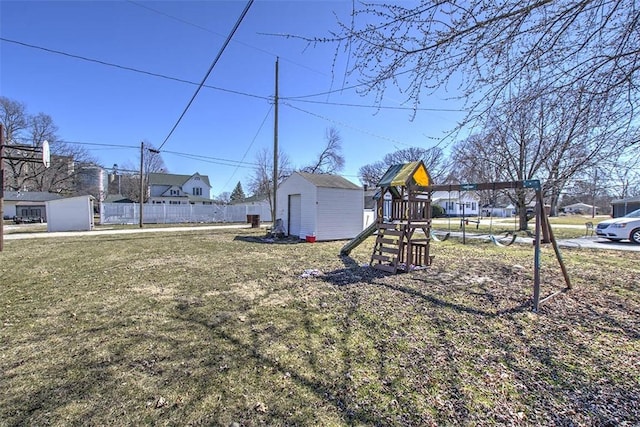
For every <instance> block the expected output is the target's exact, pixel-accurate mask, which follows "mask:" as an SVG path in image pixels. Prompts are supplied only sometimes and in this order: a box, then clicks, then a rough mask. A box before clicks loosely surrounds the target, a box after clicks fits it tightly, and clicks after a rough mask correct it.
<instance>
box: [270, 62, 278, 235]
mask: <svg viewBox="0 0 640 427" xmlns="http://www.w3.org/2000/svg"><path fill="white" fill-rule="evenodd" d="M278 59H279V58H278V57H276V94H275V96H274V98H273V99H274V104H275V107H274V110H273V111H274V120H273V122H274V123H273V212H271V221H272V222H273V225H274V226H275V224H276V213H277V212H278V210H277V206H278V205H277V201H276V197H277V192H278Z"/></svg>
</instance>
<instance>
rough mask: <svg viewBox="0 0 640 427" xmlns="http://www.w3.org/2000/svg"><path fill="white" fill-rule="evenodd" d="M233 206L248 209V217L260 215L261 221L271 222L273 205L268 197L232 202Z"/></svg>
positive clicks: (248, 198) (252, 197)
mask: <svg viewBox="0 0 640 427" xmlns="http://www.w3.org/2000/svg"><path fill="white" fill-rule="evenodd" d="M231 206H236V207H241V206H244V207H245V208H246V215H260V221H268V222H270V221H271V205H270V204H269V200H268V199H267V196H264V195H262V196H251V197H246V198H244V199H243V200H241V201H237V202H231Z"/></svg>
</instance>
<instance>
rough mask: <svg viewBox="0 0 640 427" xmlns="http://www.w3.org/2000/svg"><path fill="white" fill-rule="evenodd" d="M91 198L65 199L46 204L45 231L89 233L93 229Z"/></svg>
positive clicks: (92, 198)
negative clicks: (46, 219)
mask: <svg viewBox="0 0 640 427" xmlns="http://www.w3.org/2000/svg"><path fill="white" fill-rule="evenodd" d="M94 201H95V198H94V197H93V196H89V195H87V196H77V197H67V198H64V199H58V200H49V201H48V202H47V218H48V221H47V231H48V232H54V231H89V230H92V229H93V211H94V207H93V202H94Z"/></svg>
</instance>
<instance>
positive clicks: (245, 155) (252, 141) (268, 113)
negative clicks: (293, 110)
mask: <svg viewBox="0 0 640 427" xmlns="http://www.w3.org/2000/svg"><path fill="white" fill-rule="evenodd" d="M271 110H273V105H272V106H271V107H269V111H267V114H265V116H264V119H262V123H260V127H259V128H258V131H257V132H256V134H255V135H254V137H253V139H252V140H251V144H249V147H247V150H246V151H245V152H244V154H243V155H242V159H240V161H244V159H245V157H247V154H249V150H251V147H253V144H254V143H255V142H256V139H257V138H258V135H259V134H260V131H261V130H262V127H263V126H264V124H265V123H266V121H267V118H269V115H270V114H271ZM239 167H240V166H238V167H236V169H235V170H234V171H233V173H232V174H231V176H230V177H229V179H227V182H225V183H224V185H223V186H222V188H226V187H227V185H229V182H230V181H231V179H233V177H234V176H235V174H236V172H237V171H238V168H239Z"/></svg>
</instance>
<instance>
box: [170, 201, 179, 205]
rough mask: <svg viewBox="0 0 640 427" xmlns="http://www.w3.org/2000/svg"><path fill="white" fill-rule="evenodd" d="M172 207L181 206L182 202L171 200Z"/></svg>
mask: <svg viewBox="0 0 640 427" xmlns="http://www.w3.org/2000/svg"><path fill="white" fill-rule="evenodd" d="M169 204H170V205H179V204H180V202H179V201H178V200H169Z"/></svg>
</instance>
